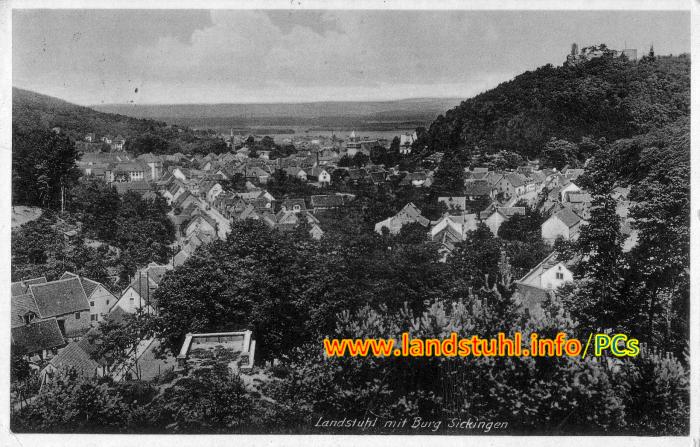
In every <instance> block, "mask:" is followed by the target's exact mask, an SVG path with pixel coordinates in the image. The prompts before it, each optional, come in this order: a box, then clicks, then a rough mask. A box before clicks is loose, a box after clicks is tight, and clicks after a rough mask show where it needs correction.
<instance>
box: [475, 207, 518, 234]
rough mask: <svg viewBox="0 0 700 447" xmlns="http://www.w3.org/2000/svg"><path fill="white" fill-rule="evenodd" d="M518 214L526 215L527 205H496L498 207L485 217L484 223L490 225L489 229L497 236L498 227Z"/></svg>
mask: <svg viewBox="0 0 700 447" xmlns="http://www.w3.org/2000/svg"><path fill="white" fill-rule="evenodd" d="M516 214H519V215H521V216H524V215H525V207H522V206H512V207H496V209H495V210H494V211H493V212H491V213H490V214H489V216H488V217H487V218H486V219H484V224H485V225H486V226H487V227H489V230H491V233H493V235H494V236H497V235H498V229H499V228H501V225H502V224H503V222H505V221H507V220H508V219H510V218H511V217H513V216H514V215H516Z"/></svg>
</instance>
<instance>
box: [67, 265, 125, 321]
mask: <svg viewBox="0 0 700 447" xmlns="http://www.w3.org/2000/svg"><path fill="white" fill-rule="evenodd" d="M67 278H80V277H79V276H78V275H76V274H75V273H70V272H66V273H64V274H63V275H62V276H61V278H60V279H67ZM80 283H81V284H82V285H83V290H85V295H86V296H87V299H88V302H89V303H90V323H91V324H92V325H95V324H97V323H99V322H100V321H102V320H104V317H105V316H106V315H107V314H108V313H109V310H110V309H111V308H112V306H114V304H115V303H116V302H117V297H116V296H114V295H112V293H111V292H110V291H109V290H107V288H106V287H105V286H103V285H102V284H100V283H99V282H97V281H93V280H91V279H88V278H80Z"/></svg>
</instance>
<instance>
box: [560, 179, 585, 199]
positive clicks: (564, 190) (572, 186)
mask: <svg viewBox="0 0 700 447" xmlns="http://www.w3.org/2000/svg"><path fill="white" fill-rule="evenodd" d="M569 192H581V188H579V187H578V186H576V185H575V184H574V183H573V182H570V183H569V184H567V185H566V186H564V187H562V188H561V190H559V194H560V197H559V200H561V201H562V202H564V201H565V199H566V193H569Z"/></svg>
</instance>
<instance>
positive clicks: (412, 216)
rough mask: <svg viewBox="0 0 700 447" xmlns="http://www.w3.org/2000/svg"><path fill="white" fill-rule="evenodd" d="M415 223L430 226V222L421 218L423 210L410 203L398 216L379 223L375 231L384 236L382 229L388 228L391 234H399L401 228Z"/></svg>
mask: <svg viewBox="0 0 700 447" xmlns="http://www.w3.org/2000/svg"><path fill="white" fill-rule="evenodd" d="M413 222H417V223H419V224H421V225H422V226H424V227H427V226H429V225H430V221H429V220H428V219H426V218H425V217H423V216H421V210H419V209H418V207H416V206H415V205H414V204H413V203H410V202H409V203H407V204H406V206H404V207H403V208H402V209H401V211H399V212H398V213H396V215H394V216H392V217H389V218H388V219H385V220H383V221H381V222H378V223H377V224H376V225H375V226H374V231H376V232H377V233H379V234H382V229H383V228H385V227H386V228H387V229H388V230H389V233H391V234H398V233H399V232H400V231H401V227H403V226H404V225H406V224H409V223H413Z"/></svg>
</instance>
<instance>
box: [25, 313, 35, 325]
mask: <svg viewBox="0 0 700 447" xmlns="http://www.w3.org/2000/svg"><path fill="white" fill-rule="evenodd" d="M34 318H36V314H35V313H34V312H27V313H26V314H24V317H23V320H24V324H29V323H31V322H32V321H34Z"/></svg>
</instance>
